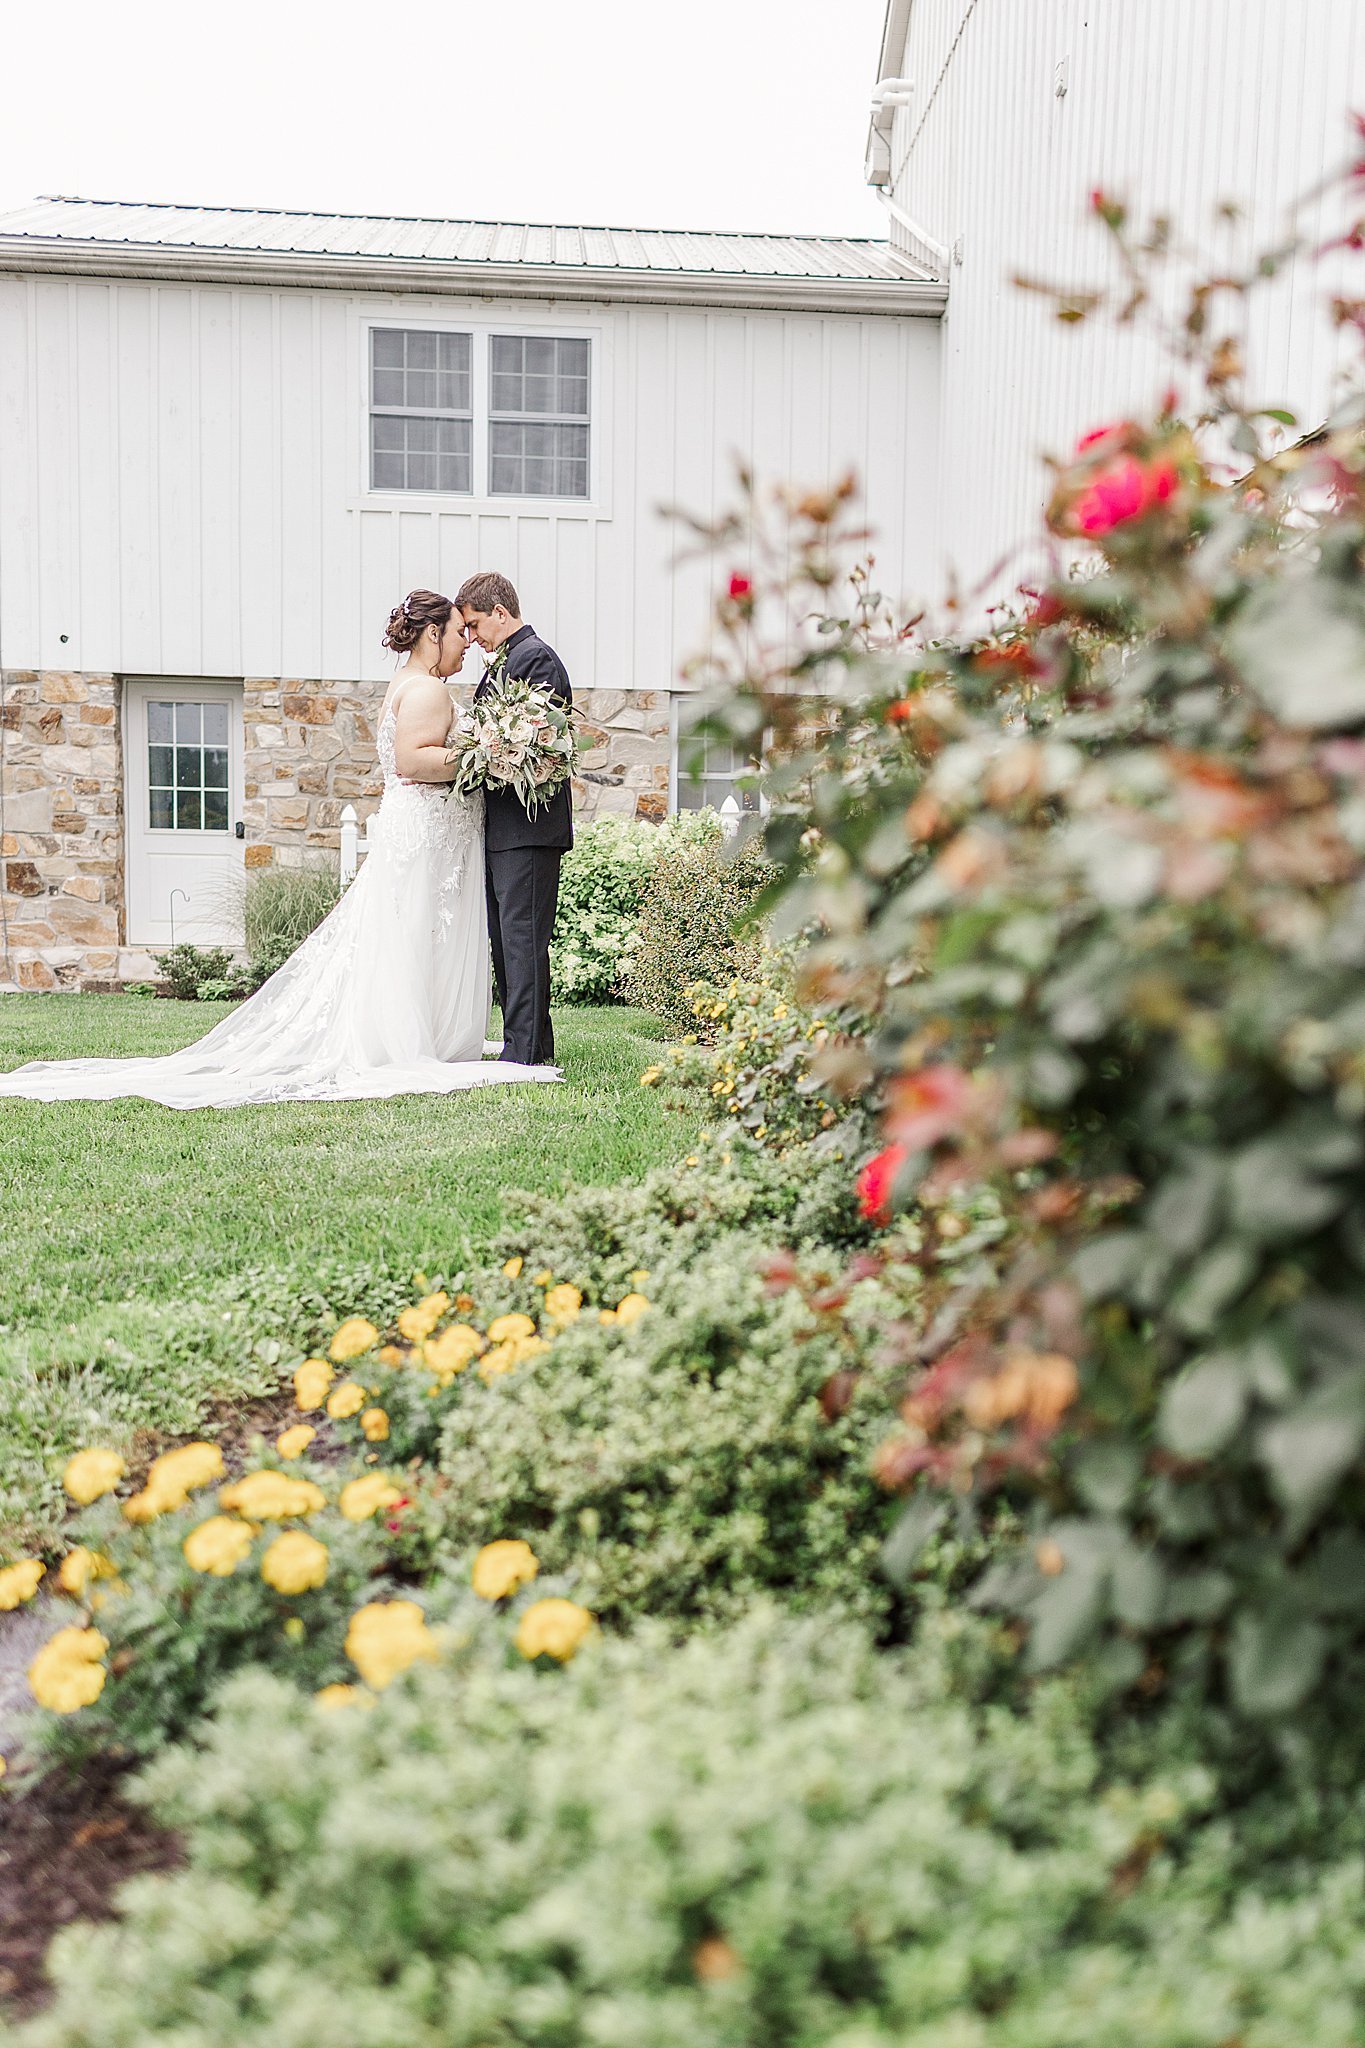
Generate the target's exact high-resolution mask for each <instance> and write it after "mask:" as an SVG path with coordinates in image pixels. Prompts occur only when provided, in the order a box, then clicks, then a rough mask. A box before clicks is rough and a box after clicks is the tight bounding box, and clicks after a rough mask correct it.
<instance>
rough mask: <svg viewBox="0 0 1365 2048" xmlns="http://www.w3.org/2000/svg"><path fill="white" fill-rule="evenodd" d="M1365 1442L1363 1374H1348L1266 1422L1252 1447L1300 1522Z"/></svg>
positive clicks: (1287, 1505)
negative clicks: (1254, 1447)
mask: <svg viewBox="0 0 1365 2048" xmlns="http://www.w3.org/2000/svg"><path fill="white" fill-rule="evenodd" d="M1363 1442H1365V1377H1362V1376H1360V1375H1355V1374H1353V1375H1351V1376H1350V1377H1348V1378H1344V1379H1341V1380H1338V1381H1337V1382H1336V1384H1335V1385H1333V1386H1330V1387H1324V1388H1322V1389H1321V1390H1320V1391H1319V1392H1318V1393H1315V1394H1310V1395H1309V1397H1308V1398H1307V1400H1304V1401H1300V1402H1299V1403H1298V1405H1297V1407H1295V1408H1293V1409H1291V1410H1290V1411H1289V1413H1288V1414H1285V1415H1282V1416H1280V1417H1278V1418H1277V1420H1276V1421H1274V1422H1270V1423H1267V1424H1266V1426H1265V1427H1264V1428H1263V1429H1262V1431H1261V1433H1260V1437H1259V1439H1258V1444H1257V1449H1258V1451H1259V1453H1260V1458H1261V1463H1262V1464H1263V1465H1264V1466H1265V1469H1266V1472H1267V1473H1268V1475H1269V1478H1270V1483H1271V1485H1272V1487H1273V1488H1274V1490H1275V1492H1276V1493H1277V1494H1278V1495H1279V1498H1280V1500H1281V1501H1282V1502H1283V1503H1284V1505H1285V1507H1286V1508H1288V1509H1289V1511H1290V1513H1291V1514H1292V1515H1293V1516H1294V1518H1295V1520H1296V1521H1297V1522H1298V1523H1299V1524H1300V1526H1301V1525H1302V1524H1303V1522H1304V1521H1305V1519H1306V1518H1308V1517H1309V1516H1310V1515H1311V1513H1312V1511H1313V1509H1315V1508H1316V1507H1318V1506H1319V1505H1320V1504H1321V1503H1322V1502H1323V1501H1324V1500H1325V1499H1326V1498H1327V1496H1328V1494H1329V1493H1330V1492H1331V1491H1332V1489H1333V1487H1334V1486H1335V1485H1336V1484H1337V1482H1338V1480H1340V1479H1341V1478H1342V1476H1343V1474H1344V1473H1346V1472H1347V1471H1348V1470H1349V1469H1350V1467H1351V1466H1352V1465H1353V1464H1354V1463H1355V1461H1356V1459H1357V1457H1358V1456H1359V1455H1360V1447H1361V1444H1362V1443H1363Z"/></svg>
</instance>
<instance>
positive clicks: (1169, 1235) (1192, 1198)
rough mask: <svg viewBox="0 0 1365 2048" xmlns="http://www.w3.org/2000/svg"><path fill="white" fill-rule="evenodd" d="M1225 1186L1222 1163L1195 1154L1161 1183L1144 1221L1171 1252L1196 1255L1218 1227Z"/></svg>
mask: <svg viewBox="0 0 1365 2048" xmlns="http://www.w3.org/2000/svg"><path fill="white" fill-rule="evenodd" d="M1223 1185H1224V1169H1223V1161H1222V1160H1221V1159H1219V1158H1218V1156H1217V1155H1216V1154H1215V1153H1212V1152H1204V1153H1195V1154H1193V1155H1192V1156H1191V1157H1190V1158H1189V1159H1188V1160H1187V1161H1186V1162H1185V1163H1184V1164H1183V1166H1182V1167H1181V1169H1180V1171H1178V1172H1176V1173H1173V1174H1168V1175H1167V1177H1166V1179H1165V1180H1164V1181H1162V1182H1161V1183H1160V1185H1159V1187H1158V1188H1157V1191H1156V1193H1155V1194H1154V1195H1153V1196H1152V1198H1151V1200H1150V1202H1149V1203H1148V1205H1147V1211H1146V1215H1145V1218H1144V1221H1145V1222H1146V1223H1147V1225H1148V1227H1149V1228H1150V1229H1151V1230H1153V1231H1155V1233H1156V1235H1157V1236H1158V1237H1159V1238H1160V1239H1161V1241H1162V1243H1163V1244H1166V1245H1169V1246H1170V1248H1171V1250H1172V1251H1176V1252H1186V1253H1189V1252H1197V1251H1199V1250H1200V1249H1201V1248H1202V1247H1203V1246H1204V1245H1205V1244H1207V1243H1208V1240H1209V1238H1210V1237H1211V1236H1212V1235H1213V1232H1214V1230H1215V1228H1216V1227H1217V1224H1218V1218H1219V1212H1220V1210H1221V1207H1222V1196H1223Z"/></svg>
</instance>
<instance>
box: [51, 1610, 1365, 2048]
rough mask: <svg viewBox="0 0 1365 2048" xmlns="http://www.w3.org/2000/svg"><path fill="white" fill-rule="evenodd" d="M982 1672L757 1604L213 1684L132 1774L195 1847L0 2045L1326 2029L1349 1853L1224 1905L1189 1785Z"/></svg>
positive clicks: (1111, 2035) (1030, 2047)
mask: <svg viewBox="0 0 1365 2048" xmlns="http://www.w3.org/2000/svg"><path fill="white" fill-rule="evenodd" d="M987 1661H989V1652H988V1651H987V1650H986V1649H985V1647H984V1646H982V1645H980V1644H979V1643H978V1642H977V1640H976V1638H975V1636H974V1635H973V1634H972V1633H971V1632H966V1633H964V1632H963V1630H962V1627H961V1624H956V1625H952V1624H945V1625H944V1627H943V1628H942V1630H940V1631H933V1632H930V1633H928V1634H927V1635H926V1639H925V1640H924V1642H922V1643H921V1645H920V1646H919V1648H918V1650H917V1652H916V1653H915V1654H914V1655H913V1656H902V1655H890V1656H888V1655H884V1654H883V1655H877V1654H874V1653H872V1652H871V1651H870V1649H869V1646H868V1644H867V1641H866V1639H865V1638H864V1637H862V1636H861V1635H860V1633H859V1632H858V1631H857V1630H856V1629H855V1628H852V1627H850V1626H848V1625H842V1626H841V1625H839V1624H832V1623H830V1621H829V1620H828V1619H827V1618H822V1619H821V1620H819V1621H810V1622H805V1623H796V1624H794V1623H792V1622H790V1621H782V1620H779V1619H778V1618H776V1617H774V1616H772V1615H770V1614H765V1613H759V1614H756V1615H754V1616H752V1617H750V1618H749V1619H748V1620H746V1621H745V1622H744V1623H743V1624H742V1625H741V1626H739V1627H737V1628H735V1629H733V1630H730V1631H728V1632H726V1633H724V1634H720V1635H716V1636H707V1637H700V1638H696V1639H694V1640H692V1641H691V1642H689V1643H688V1644H687V1645H685V1646H684V1647H683V1648H681V1649H673V1648H671V1647H670V1646H669V1645H668V1643H667V1641H666V1639H665V1638H664V1637H663V1636H662V1635H661V1634H659V1633H657V1632H655V1631H652V1630H644V1631H642V1632H641V1633H640V1634H639V1635H638V1636H637V1637H636V1638H635V1639H633V1640H632V1641H630V1642H626V1643H613V1642H610V1641H605V1640H604V1641H601V1642H599V1643H597V1644H596V1645H593V1646H590V1647H589V1648H588V1649H587V1650H585V1651H583V1652H582V1653H581V1654H580V1655H579V1657H578V1658H577V1659H576V1660H575V1661H574V1663H573V1664H572V1665H571V1666H570V1667H569V1668H568V1669H567V1670H565V1671H555V1670H550V1671H542V1670H533V1669H530V1668H528V1667H526V1666H524V1665H521V1666H520V1667H519V1668H511V1667H510V1666H509V1664H508V1663H507V1661H506V1659H505V1657H502V1656H499V1655H496V1654H490V1653H489V1649H488V1647H487V1645H486V1643H485V1642H481V1641H476V1642H475V1643H473V1644H471V1645H469V1646H468V1647H466V1648H465V1649H464V1650H463V1651H455V1652H452V1653H451V1657H450V1660H449V1661H448V1662H447V1663H445V1664H443V1665H442V1667H441V1668H439V1669H433V1668H431V1667H424V1668H421V1669H418V1670H415V1671H414V1672H413V1673H412V1674H411V1675H410V1676H409V1677H407V1678H406V1679H405V1680H403V1681H402V1682H401V1683H399V1684H397V1685H394V1686H393V1687H391V1688H390V1689H389V1690H388V1691H387V1692H386V1693H384V1694H383V1696H382V1697H381V1698H380V1699H379V1700H378V1702H377V1703H376V1704H375V1705H374V1706H373V1708H372V1710H371V1711H369V1712H357V1711H355V1710H354V1709H353V1708H352V1709H347V1710H342V1711H339V1712H331V1713H323V1712H321V1711H320V1710H319V1708H318V1707H317V1706H316V1705H315V1704H314V1703H313V1702H312V1701H311V1700H309V1699H307V1698H306V1697H304V1696H302V1695H300V1694H299V1693H298V1692H297V1691H296V1690H295V1689H294V1688H292V1687H291V1686H289V1685H287V1684H286V1683H284V1682H283V1681H282V1680H281V1679H279V1678H277V1677H273V1676H270V1675H268V1674H264V1673H251V1674H249V1675H245V1676H242V1677H240V1678H238V1679H237V1680H235V1681H234V1682H233V1683H232V1684H231V1686H230V1687H229V1688H228V1689H227V1691H226V1693H225V1695H224V1698H223V1701H222V1706H221V1710H220V1713H219V1715H218V1717H217V1719H216V1721H215V1722H214V1723H213V1724H210V1725H209V1726H207V1727H206V1728H205V1729H204V1730H203V1731H202V1733H201V1735H200V1737H199V1740H198V1741H197V1743H196V1744H195V1746H193V1747H187V1748H184V1749H181V1750H176V1751H172V1752H168V1753H167V1754H166V1755H165V1756H163V1757H162V1758H161V1759H160V1761H159V1762H158V1763H157V1764H156V1765H155V1766H154V1767H153V1768H152V1769H151V1770H150V1771H149V1772H148V1774H147V1775H146V1777H145V1779H144V1783H143V1790H142V1794H141V1796H142V1797H144V1798H145V1799H147V1800H148V1801H150V1802H151V1803H152V1805H153V1806H154V1809H155V1811H156V1814H157V1816H158V1818H159V1819H160V1820H162V1821H163V1822H164V1823H166V1824H167V1825H169V1826H172V1827H176V1828H179V1829H181V1830H183V1831H185V1834H186V1840H187V1849H188V1865H187V1867H185V1868H183V1869H181V1870H178V1871H176V1872H175V1873H174V1874H173V1875H171V1876H169V1877H165V1878H162V1877H152V1878H141V1879H138V1880H136V1881H135V1882H133V1883H131V1884H130V1885H128V1886H127V1887H126V1888H125V1889H124V1891H123V1894H122V1898H121V1919H120V1921H119V1923H118V1924H117V1925H116V1926H112V1927H98V1928H86V1929H77V1930H71V1931H69V1932H66V1933H63V1934H62V1935H60V1936H59V1937H58V1940H57V1942H56V1943H55V1945H54V1948H53V1952H52V1957H51V1965H50V1967H51V1970H52V1974H53V1976H54V1978H55V1980H56V1983H57V1987H58V1992H57V2002H56V2005H55V2007H54V2009H53V2010H52V2011H51V2012H50V2013H49V2014H48V2015H47V2016H45V2017H44V2018H42V2019H40V2020H39V2021H37V2022H36V2023H35V2024H34V2025H33V2026H32V2027H31V2028H30V2030H29V2031H28V2033H27V2034H26V2036H25V2039H26V2041H27V2042H28V2044H29V2048H119V2044H122V2043H125V2042H128V2041H133V2040H136V2041H138V2042H139V2043H143V2042H148V2043H150V2042H159V2041H172V2040H174V2041H176V2042H190V2041H192V2042H193V2043H194V2044H195V2048H228V2044H231V2048H267V2044H270V2048H274V2044H276V2043H279V2042H282V2041H291V2042H292V2041H298V2042H304V2041H310V2042H311V2041H314V2040H317V2039H318V2038H320V2037H322V2036H324V2035H325V2036H327V2037H328V2038H332V2037H337V2038H340V2039H343V2040H345V2041H347V2042H356V2043H359V2042H362V2041H364V2042H379V2041H384V2042H390V2041H411V2042H436V2041H438V2040H440V2041H459V2042H467V2043H470V2044H474V2043H482V2042H492V2041H508V2042H510V2041H513V2040H516V2041H521V2042H527V2043H536V2044H541V2048H548V2044H550V2043H552V2042H553V2043H554V2044H556V2048H601V2044H603V2043H609V2042H610V2043H623V2042H638V2041H649V2042H651V2043H658V2044H660V2048H697V2044H703V2043H705V2044H738V2043H743V2044H744V2048H828V2044H829V2043H831V2042H834V2041H839V2042H841V2043H847V2044H849V2048H852V2044H854V2043H857V2044H859V2048H864V2044H865V2048H892V2044H895V2048H935V2044H940V2043H944V2042H948V2041H952V2042H962V2043H970V2044H973V2048H1077V2044H1080V2043H1088V2042H1093V2041H1099V2040H1102V2041H1104V2042H1105V2043H1106V2044H1107V2048H1108V2044H1112V2048H1216V2044H1219V2043H1226V2042H1228V2041H1231V2040H1233V2039H1236V2040H1238V2041H1240V2042H1243V2043H1245V2048H1278V2044H1280V2043H1282V2042H1284V2041H1288V2040H1306V2039H1312V2040H1313V2042H1314V2043H1315V2048H1347V2044H1351V2043H1354V2042H1355V2041H1356V2040H1357V2038H1358V2025H1357V2015H1358V2003H1359V1999H1360V1996H1361V1993H1362V1990H1365V1966H1363V1965H1362V1959H1361V1951H1360V1943H1359V1937H1358V1924H1359V1914H1360V1911H1361V1907H1362V1887H1361V1878H1360V1872H1359V1869H1358V1867H1355V1866H1352V1865H1345V1866H1343V1867H1341V1868H1339V1869H1335V1870H1332V1871H1329V1872H1327V1873H1325V1874H1323V1875H1322V1876H1321V1877H1319V1878H1318V1879H1317V1880H1316V1881H1314V1880H1311V1879H1310V1880H1305V1879H1299V1880H1298V1882H1297V1883H1296V1884H1294V1885H1293V1886H1291V1887H1290V1888H1289V1889H1287V1890H1286V1892H1285V1893H1284V1895H1283V1896H1276V1895H1275V1894H1273V1893H1272V1892H1270V1891H1269V1890H1268V1888H1266V1889H1264V1890H1263V1891H1262V1892H1261V1894H1260V1895H1257V1893H1255V1892H1253V1893H1251V1894H1249V1895H1247V1896H1246V1897H1245V1898H1244V1899H1243V1901H1242V1902H1241V1904H1240V1905H1239V1906H1236V1907H1230V1904H1229V1898H1228V1881H1227V1880H1228V1874H1227V1868H1226V1860H1225V1857H1226V1844H1225V1843H1222V1842H1219V1841H1217V1840H1215V1839H1213V1837H1216V1835H1217V1831H1216V1830H1213V1831H1210V1839H1209V1841H1208V1843H1207V1846H1206V1847H1205V1848H1204V1849H1203V1850H1202V1851H1199V1852H1196V1853H1195V1854H1193V1855H1190V1854H1188V1843H1189V1837H1190V1831H1191V1824H1192V1822H1193V1821H1194V1820H1195V1819H1197V1817H1198V1815H1199V1813H1200V1809H1201V1807H1202V1806H1203V1805H1204V1803H1205V1802H1206V1800H1207V1797H1208V1785H1207V1781H1206V1779H1204V1778H1203V1777H1202V1776H1201V1774H1199V1773H1198V1772H1195V1771H1190V1770H1189V1769H1186V1770H1184V1771H1169V1772H1166V1773H1163V1774H1161V1775H1159V1776H1156V1777H1154V1778H1151V1779H1148V1780H1146V1781H1139V1782H1137V1783H1134V1784H1127V1783H1111V1782H1106V1781H1105V1779H1104V1777H1103V1776H1102V1774H1101V1769H1100V1766H1099V1761H1098V1759H1097V1756H1096V1753H1095V1751H1094V1748H1093V1746H1092V1744H1091V1741H1090V1739H1089V1737H1088V1735H1087V1733H1086V1730H1085V1727H1084V1723H1083V1718H1082V1716H1081V1715H1080V1713H1079V1712H1078V1709H1077V1705H1076V1702H1075V1701H1074V1700H1073V1699H1072V1698H1071V1697H1070V1696H1069V1694H1068V1693H1067V1691H1066V1690H1064V1689H1063V1688H1062V1687H1061V1686H1060V1685H1059V1684H1058V1683H1056V1682H1054V1683H1052V1684H1051V1685H1049V1686H1046V1687H1044V1688H1043V1689H1042V1690H1041V1691H1040V1692H1039V1693H1038V1695H1037V1696H1036V1698H1035V1699H1034V1701H1033V1702H1032V1704H1031V1706H1030V1708H1029V1709H1028V1711H1027V1712H1025V1713H1023V1714H1019V1715H1011V1714H1006V1713H1002V1712H987V1713H985V1714H982V1713H980V1712H978V1711H977V1710H976V1709H974V1707H973V1706H972V1704H971V1700H970V1677H971V1667H972V1665H973V1662H975V1664H976V1665H977V1667H980V1666H981V1665H982V1664H983V1663H984V1662H987ZM338 2029H340V2033H339V2034H338Z"/></svg>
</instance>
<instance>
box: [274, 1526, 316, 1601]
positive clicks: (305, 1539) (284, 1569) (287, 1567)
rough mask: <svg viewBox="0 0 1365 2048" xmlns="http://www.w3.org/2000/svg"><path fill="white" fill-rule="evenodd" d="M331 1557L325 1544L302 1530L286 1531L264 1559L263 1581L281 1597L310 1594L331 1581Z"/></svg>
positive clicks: (277, 1539)
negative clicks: (328, 1572) (291, 1594)
mask: <svg viewBox="0 0 1365 2048" xmlns="http://www.w3.org/2000/svg"><path fill="white" fill-rule="evenodd" d="M330 1563H331V1556H330V1553H329V1552H328V1549H327V1546H326V1544H325V1543H319V1542H318V1540H317V1538H316V1537H315V1536H308V1535H305V1533H304V1531H303V1530H302V1529H286V1531H285V1533H284V1534H283V1536H277V1537H276V1538H275V1541H274V1542H273V1543H272V1544H270V1545H269V1546H268V1548H267V1550H266V1552H265V1555H264V1556H263V1557H262V1559H261V1577H262V1578H263V1579H264V1580H265V1582H266V1584H267V1586H273V1587H274V1588H275V1591H276V1592H277V1593H309V1592H311V1591H312V1590H313V1588H314V1587H315V1586H320V1585H321V1584H322V1583H323V1581H324V1580H325V1579H326V1577H327V1567H328V1565H329V1564H330Z"/></svg>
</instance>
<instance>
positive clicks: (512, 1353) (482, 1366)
mask: <svg viewBox="0 0 1365 2048" xmlns="http://www.w3.org/2000/svg"><path fill="white" fill-rule="evenodd" d="M549 1348H550V1347H549V1344H548V1343H547V1342H546V1340H545V1338H544V1337H510V1338H509V1339H508V1340H507V1342H506V1343H505V1344H498V1345H495V1346H494V1348H493V1349H492V1350H491V1351H489V1352H487V1353H486V1354H485V1356H484V1357H483V1358H482V1359H481V1360H480V1363H479V1378H480V1379H481V1380H482V1381H483V1383H484V1385H485V1386H487V1385H488V1383H489V1382H490V1381H491V1380H495V1379H497V1378H498V1377H499V1376H500V1374H502V1373H505V1372H515V1371H516V1369H517V1367H518V1366H519V1365H525V1363H526V1361H527V1359H528V1358H538V1357H539V1356H540V1354H541V1352H542V1351H548V1350H549Z"/></svg>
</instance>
